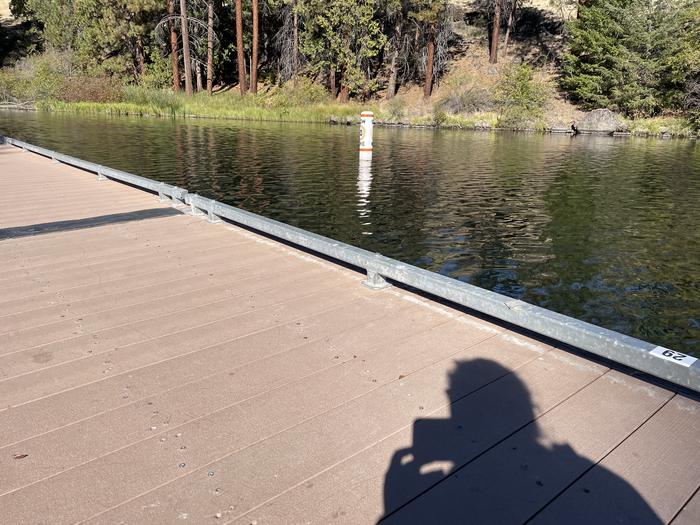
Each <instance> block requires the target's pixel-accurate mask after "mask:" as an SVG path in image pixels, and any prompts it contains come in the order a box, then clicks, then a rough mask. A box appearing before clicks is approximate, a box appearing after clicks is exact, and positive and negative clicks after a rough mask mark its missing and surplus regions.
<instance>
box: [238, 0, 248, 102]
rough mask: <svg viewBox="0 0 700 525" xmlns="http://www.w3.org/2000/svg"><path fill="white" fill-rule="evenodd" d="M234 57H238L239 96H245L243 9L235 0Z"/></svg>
mask: <svg viewBox="0 0 700 525" xmlns="http://www.w3.org/2000/svg"><path fill="white" fill-rule="evenodd" d="M236 55H237V56H238V85H239V87H240V89H241V95H245V92H246V83H245V55H244V54H243V7H242V5H241V0H236Z"/></svg>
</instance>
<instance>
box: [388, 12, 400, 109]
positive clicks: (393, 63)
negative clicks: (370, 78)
mask: <svg viewBox="0 0 700 525" xmlns="http://www.w3.org/2000/svg"><path fill="white" fill-rule="evenodd" d="M401 22H402V20H401V18H400V17H399V18H398V20H397V22H396V25H395V26H394V45H393V46H392V48H393V49H392V50H391V59H390V61H389V85H388V86H387V90H386V98H387V100H389V99H392V98H394V95H396V81H397V78H398V76H399V65H398V61H399V45H400V42H401V27H402V25H403V24H402V23H401Z"/></svg>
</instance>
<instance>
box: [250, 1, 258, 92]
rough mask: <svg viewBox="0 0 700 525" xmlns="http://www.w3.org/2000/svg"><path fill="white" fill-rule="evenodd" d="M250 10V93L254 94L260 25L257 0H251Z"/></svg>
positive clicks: (255, 90)
mask: <svg viewBox="0 0 700 525" xmlns="http://www.w3.org/2000/svg"><path fill="white" fill-rule="evenodd" d="M251 8H252V12H253V49H252V50H251V55H252V57H251V60H250V92H251V93H253V94H256V93H257V92H258V30H259V25H260V20H259V17H258V0H251Z"/></svg>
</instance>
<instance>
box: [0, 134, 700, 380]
mask: <svg viewBox="0 0 700 525" xmlns="http://www.w3.org/2000/svg"><path fill="white" fill-rule="evenodd" d="M4 141H5V142H6V143H7V144H12V145H13V146H16V147H18V148H22V149H24V150H26V151H31V152H34V153H38V154H39V155H43V156H45V157H48V158H51V159H53V160H54V161H55V162H62V163H64V164H68V165H71V166H75V167H77V168H81V169H83V170H86V171H89V172H93V173H95V174H96V175H97V177H98V178H100V179H104V178H107V179H113V180H117V181H121V182H125V183H127V184H130V185H132V186H136V187H139V188H143V189H146V190H149V191H151V192H153V193H157V194H158V195H159V197H160V199H161V201H164V200H167V199H170V200H172V203H173V205H176V206H183V205H188V206H190V209H191V212H192V213H193V214H198V213H203V214H206V215H207V216H208V219H209V220H210V221H211V222H218V221H220V220H221V219H222V218H224V219H227V220H229V221H231V222H233V223H236V224H239V225H242V226H246V227H247V228H250V229H252V230H256V231H259V232H262V233H265V234H267V235H271V236H273V237H276V238H278V239H282V240H284V241H287V242H289V243H291V244H294V245H297V246H301V247H303V248H306V249H307V250H310V251H313V252H316V253H320V254H323V255H325V256H328V257H331V258H333V259H336V260H338V261H342V262H345V263H348V264H350V265H353V266H355V267H357V268H361V269H364V270H365V271H366V272H367V280H366V281H365V282H364V284H365V285H367V286H369V287H371V288H383V287H385V286H388V283H387V282H386V279H389V280H392V281H395V282H397V283H402V284H404V285H408V286H411V287H413V288H415V289H417V290H421V291H423V292H427V293H429V294H431V295H433V296H436V297H439V298H442V299H446V300H447V301H451V302H453V303H456V304H458V305H461V306H464V307H467V308H470V309H472V310H475V311H477V312H480V313H483V314H486V315H489V316H491V317H494V318H496V319H499V320H502V321H506V322H508V323H512V324H513V325H515V326H518V327H521V328H525V329H527V330H530V331H532V332H535V333H537V334H540V335H543V336H546V337H550V338H552V339H555V340H557V341H561V342H563V343H566V344H568V345H571V346H574V347H576V348H579V349H582V350H585V351H588V352H591V353H593V354H595V355H598V356H601V357H604V358H607V359H610V360H612V361H615V362H617V363H621V364H623V365H626V366H629V367H632V368H634V369H637V370H639V371H642V372H645V373H648V374H650V375H653V376H656V377H659V378H662V379H665V380H668V381H671V382H673V383H676V384H678V385H681V386H683V387H686V388H690V389H692V390H695V391H697V392H700V360H698V359H696V358H694V357H692V356H689V355H686V354H683V353H681V352H677V351H675V350H672V349H669V348H664V347H660V346H657V345H654V344H652V343H649V342H646V341H642V340H640V339H636V338H634V337H630V336H627V335H624V334H620V333H618V332H614V331H612V330H608V329H606V328H601V327H599V326H595V325H592V324H590V323H586V322H584V321H580V320H578V319H574V318H572V317H569V316H566V315H562V314H558V313H556V312H552V311H550V310H547V309H545V308H542V307H539V306H535V305H532V304H529V303H526V302H524V301H520V300H517V299H512V298H510V297H507V296H504V295H501V294H498V293H496V292H492V291H489V290H485V289H483V288H479V287H477V286H474V285H471V284H467V283H464V282H461V281H457V280H455V279H452V278H450V277H446V276H443V275H439V274H436V273H433V272H430V271H428V270H424V269H421V268H418V267H416V266H412V265H410V264H406V263H402V262H400V261H397V260H395V259H391V258H389V257H385V256H383V255H380V254H377V253H372V252H369V251H367V250H364V249H362V248H357V247H356V246H351V245H349V244H346V243H343V242H340V241H335V240H333V239H329V238H328V237H323V236H321V235H317V234H315V233H311V232H309V231H306V230H303V229H301V228H297V227H294V226H290V225H288V224H284V223H282V222H279V221H275V220H273V219H268V218H266V217H262V216H260V215H257V214H255V213H251V212H248V211H245V210H241V209H239V208H235V207H233V206H229V205H228V204H223V203H221V202H218V201H216V200H213V199H208V198H205V197H202V196H200V195H197V194H191V193H189V192H188V191H187V190H185V189H183V188H179V187H177V186H173V185H170V184H165V183H162V182H157V181H154V180H151V179H147V178H145V177H140V176H138V175H133V174H131V173H127V172H124V171H120V170H115V169H112V168H108V167H106V166H100V165H98V164H95V163H92V162H88V161H84V160H81V159H77V158H75V157H71V156H69V155H64V154H62V153H57V152H55V151H51V150H48V149H45V148H41V147H38V146H34V145H32V144H28V143H26V142H23V141H20V140H15V139H12V138H9V137H6V138H5V139H4Z"/></svg>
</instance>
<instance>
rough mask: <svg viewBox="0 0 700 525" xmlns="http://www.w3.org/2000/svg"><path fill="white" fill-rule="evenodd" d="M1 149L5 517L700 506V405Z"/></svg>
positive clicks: (269, 517) (670, 514)
mask: <svg viewBox="0 0 700 525" xmlns="http://www.w3.org/2000/svg"><path fill="white" fill-rule="evenodd" d="M363 278H364V276H363V275H361V274H359V273H356V272H354V271H352V270H350V269H346V268H345V267H343V266H340V265H336V264H334V263H333V262H329V261H327V260H324V259H321V258H319V257H315V256H313V255H310V254H309V253H307V252H303V251H299V250H296V249H294V248H292V247H289V246H287V245H284V244H281V243H277V242H275V241H272V240H270V239H269V238H266V237H262V236H259V235H256V234H254V233H251V232H249V231H247V230H244V229H241V228H238V227H236V226H233V225H231V224H228V223H223V224H217V225H212V224H209V223H207V222H206V220H205V218H204V217H200V216H191V215H187V214H185V213H182V212H181V211H179V210H176V209H174V208H172V207H170V206H169V205H168V204H161V203H159V201H158V198H157V197H156V196H153V195H151V194H148V193H145V192H142V191H140V190H137V189H134V188H131V187H128V186H125V185H122V184H119V183H116V182H113V181H98V180H96V177H95V175H93V174H88V173H87V172H84V171H81V170H79V169H76V168H73V167H69V166H65V165H62V164H57V163H52V162H51V160H50V159H46V158H43V157H40V156H38V155H34V154H31V153H27V152H22V151H21V150H20V149H18V148H15V147H12V146H9V145H5V146H0V523H2V524H33V523H50V524H63V523H78V522H80V523H84V522H87V523H104V524H116V523H129V524H132V523H133V524H144V523H164V524H166V523H167V524H173V523H195V524H199V523H217V524H218V523H240V524H256V525H262V524H272V523H275V524H276V523H292V524H296V523H316V524H328V523H348V524H365V523H367V524H371V523H376V522H377V521H378V520H380V519H382V518H384V519H385V521H386V522H387V523H420V524H427V523H440V524H443V523H460V524H465V523H474V524H490V523H498V524H510V523H525V522H528V523H529V522H532V523H538V524H539V523H552V524H561V523H566V524H570V523H582V524H583V523H586V524H592V523H596V524H606V523H630V524H645V523H673V524H674V525H681V524H689V525H690V524H692V525H697V524H698V523H700V496H699V495H698V487H699V486H700V403H698V400H697V398H696V397H695V396H692V395H689V394H687V393H685V394H684V393H679V392H678V391H677V390H676V389H675V388H674V387H672V386H669V385H668V384H666V383H659V382H650V381H648V380H646V379H644V378H643V377H635V376H634V375H630V374H628V373H626V372H625V371H624V370H621V369H619V368H611V367H610V365H608V364H606V363H604V362H601V361H600V360H598V361H594V360H590V359H587V358H586V356H585V355H583V354H581V353H577V352H571V351H567V350H565V349H563V348H561V347H558V346H557V345H555V344H554V343H551V342H550V343H547V342H543V341H542V340H537V339H533V338H531V337H527V336H525V335H523V334H522V333H518V332H515V331H513V329H510V328H508V327H506V326H504V325H503V324H499V323H496V322H492V321H490V320H488V319H484V318H478V317H474V316H471V315H468V314H466V313H463V312H461V311H459V310H457V309H453V308H450V307H448V306H444V305H441V304H438V303H437V302H432V301H430V300H429V299H426V298H425V297H422V296H419V295H416V294H413V293H411V292H409V291H406V290H403V289H400V288H398V287H391V288H386V289H384V290H381V291H376V290H370V289H368V288H366V287H364V286H362V285H361V284H360V283H361V281H362V280H363Z"/></svg>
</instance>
